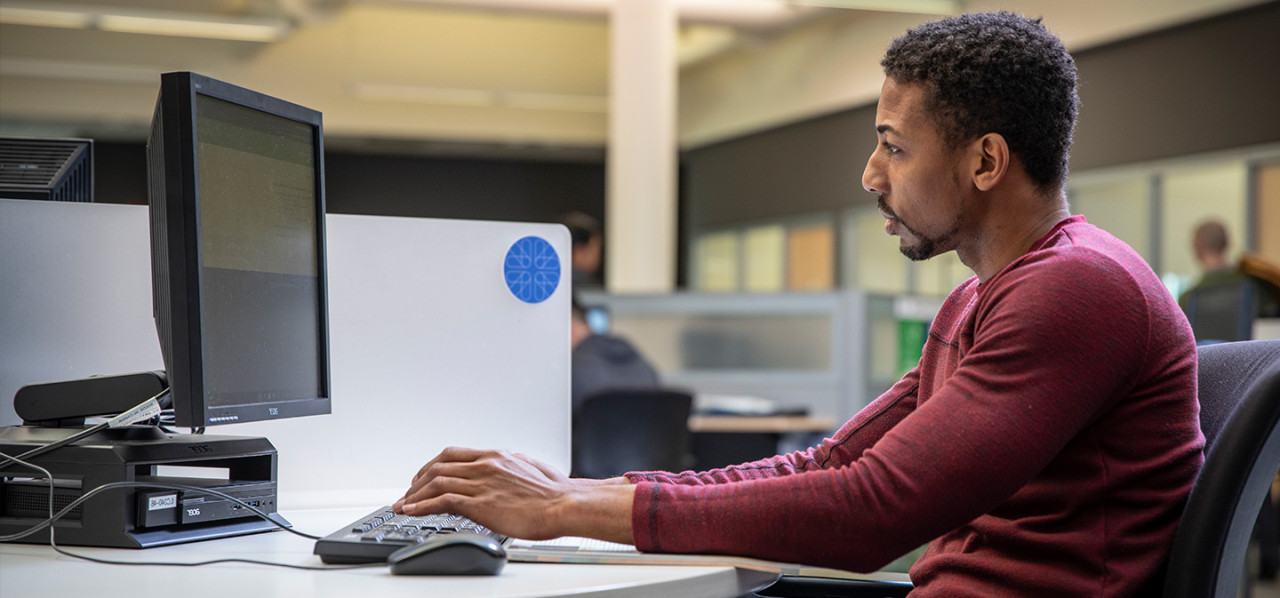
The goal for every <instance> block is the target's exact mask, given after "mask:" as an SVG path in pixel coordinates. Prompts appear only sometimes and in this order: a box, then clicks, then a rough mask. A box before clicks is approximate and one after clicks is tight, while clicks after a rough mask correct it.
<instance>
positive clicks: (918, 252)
mask: <svg viewBox="0 0 1280 598" xmlns="http://www.w3.org/2000/svg"><path fill="white" fill-rule="evenodd" d="M876 203H877V205H878V206H879V208H880V210H881V211H883V212H884V213H886V214H888V215H890V216H892V217H893V219H894V221H896V222H897V223H898V226H901V227H902V228H905V229H907V232H909V233H911V236H913V237H915V238H916V244H915V245H903V244H901V243H899V244H898V251H900V252H902V255H904V256H906V257H907V259H909V260H911V261H913V262H922V261H924V260H927V259H929V258H931V257H933V256H935V255H937V254H938V245H939V244H941V243H942V242H944V241H950V240H951V239H952V238H954V237H955V236H956V233H958V232H959V231H960V223H959V222H955V223H953V224H952V227H951V230H949V231H947V232H946V233H943V234H942V236H940V237H936V238H931V237H928V236H925V235H922V234H920V233H919V232H916V229H914V228H911V227H910V226H909V225H907V223H906V222H904V221H903V220H902V219H901V218H899V217H898V215H897V214H896V213H894V211H893V210H891V209H889V205H888V204H886V203H885V201H884V195H880V196H879V197H878V198H877V201H876ZM899 238H901V237H899Z"/></svg>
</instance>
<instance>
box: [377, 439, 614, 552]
mask: <svg viewBox="0 0 1280 598" xmlns="http://www.w3.org/2000/svg"><path fill="white" fill-rule="evenodd" d="M633 494H634V488H633V487H632V486H631V485H630V484H628V483H627V481H626V479H625V478H612V479H609V480H582V479H570V478H568V477H566V476H565V475H564V474H562V473H560V472H558V471H556V470H555V469H554V468H552V467H550V466H548V465H547V464H545V463H542V462H540V461H538V460H536V459H533V458H530V457H528V456H525V455H521V454H515V455H513V454H510V453H507V452H503V451H480V450H474V449H464V448H448V449H445V450H444V452H442V453H440V455H438V456H437V457H436V458H434V459H432V460H431V461H428V462H427V464H426V465H423V466H422V468H421V469H419V470H418V473H417V474H416V475H414V477H413V481H412V483H411V484H410V486H409V490H408V491H407V492H405V495H404V498H402V499H400V500H399V501H396V503H395V505H393V507H392V508H393V509H395V511H396V512H399V513H405V514H408V515H426V514H431V513H454V514H458V515H464V516H466V517H468V518H470V519H471V520H473V521H475V522H477V523H479V524H481V525H484V526H486V527H488V528H490V529H492V530H494V531H496V532H498V533H500V534H503V535H506V536H512V537H516V538H524V539H528V540H545V539H548V538H556V537H559V536H586V537H591V538H598V539H601V540H609V541H612V542H622V543H625V544H630V543H631V542H632V536H631V501H632V497H633Z"/></svg>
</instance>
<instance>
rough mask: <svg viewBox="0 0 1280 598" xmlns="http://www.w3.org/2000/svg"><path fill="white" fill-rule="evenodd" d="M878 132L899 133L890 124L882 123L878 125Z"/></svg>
mask: <svg viewBox="0 0 1280 598" xmlns="http://www.w3.org/2000/svg"><path fill="white" fill-rule="evenodd" d="M876 132H877V133H880V134H881V135H883V134H885V133H897V131H895V130H894V128H893V127H891V126H889V125H880V126H878V127H876Z"/></svg>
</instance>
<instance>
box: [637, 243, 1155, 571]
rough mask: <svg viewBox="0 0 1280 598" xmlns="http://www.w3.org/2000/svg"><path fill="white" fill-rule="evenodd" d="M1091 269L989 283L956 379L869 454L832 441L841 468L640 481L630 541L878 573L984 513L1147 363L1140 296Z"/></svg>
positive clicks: (1116, 276) (1031, 268) (1119, 272)
mask: <svg viewBox="0 0 1280 598" xmlns="http://www.w3.org/2000/svg"><path fill="white" fill-rule="evenodd" d="M1096 261H1097V262H1099V263H1097V264H1090V262H1089V261H1088V260H1080V259H1077V260H1053V259H1049V258H1044V259H1042V261H1040V262H1038V263H1032V264H1024V267H1020V268H1017V269H1016V270H1015V271H1010V272H1007V273H1006V274H1007V276H1004V277H1003V278H1002V279H1000V281H999V283H998V284H992V285H991V286H990V287H988V288H985V289H983V292H982V294H981V295H980V296H979V299H978V304H977V305H976V306H975V307H974V308H973V309H974V313H973V316H972V317H973V318H974V323H973V329H974V333H973V339H972V341H971V343H972V345H971V346H968V347H967V349H966V350H965V351H962V352H960V360H959V363H958V365H957V366H956V369H955V371H954V372H953V373H952V374H951V375H950V376H949V377H947V378H946V379H945V380H944V381H942V382H941V384H940V386H938V387H936V388H935V389H934V390H933V393H932V396H930V397H927V399H922V400H920V402H919V405H918V406H917V407H916V408H915V409H914V410H910V411H909V412H907V413H906V414H905V416H904V417H902V418H901V419H900V420H899V421H896V422H893V423H895V424H896V425H891V426H890V429H888V430H887V431H885V432H884V433H882V434H878V435H877V434H871V435H868V438H872V437H875V441H874V443H873V444H872V445H871V446H869V447H866V448H865V449H863V448H862V447H860V446H857V445H856V443H855V447H854V450H851V451H848V452H847V453H843V454H842V453H840V452H839V451H835V450H833V447H831V446H830V445H829V444H828V443H824V448H825V450H826V454H831V455H839V456H841V457H842V458H845V459H847V461H845V462H841V463H839V464H838V465H836V466H832V467H824V468H820V469H817V470H812V471H810V470H805V471H804V473H803V475H790V476H778V475H770V476H768V477H759V478H750V479H745V480H743V481H741V482H738V483H732V484H706V483H702V484H700V485H687V484H667V483H654V482H649V481H640V483H639V484H638V486H637V488H636V492H635V501H634V503H633V509H632V524H633V535H634V540H635V544H636V546H637V547H639V548H640V549H642V550H650V551H658V552H690V553H727V554H741V555H746V556H754V557H759V558H765V559H771V560H779V561H787V562H803V563H807V564H812V565H820V566H828V567H835V568H840V569H848V570H854V571H870V570H874V569H876V568H879V567H881V566H883V565H884V564H886V563H887V562H889V561H890V560H892V559H893V558H896V557H898V556H900V555H901V554H903V553H905V552H907V551H909V550H911V549H913V548H915V547H917V546H919V545H921V544H923V543H925V542H927V541H929V540H932V539H933V538H935V537H937V536H940V535H942V534H944V533H946V532H948V531H950V530H953V529H955V528H957V527H959V526H961V525H963V524H965V523H967V522H969V521H970V520H972V519H974V518H976V517H978V516H979V515H982V514H983V513H986V512H988V511H990V510H991V509H993V508H994V507H996V506H997V505H999V504H1001V503H1002V502H1004V501H1006V500H1007V499H1008V498H1009V497H1010V496H1012V495H1013V494H1014V493H1015V492H1017V491H1018V489H1019V488H1021V487H1023V486H1024V485H1025V484H1027V483H1028V482H1029V481H1030V480H1032V479H1033V478H1034V477H1035V476H1036V475H1037V474H1038V473H1039V472H1040V471H1041V470H1042V469H1044V468H1045V466H1046V465H1047V464H1048V463H1050V462H1051V461H1052V460H1053V459H1054V457H1055V456H1056V455H1057V454H1058V453H1059V452H1060V451H1061V450H1062V449H1063V447H1064V446H1065V445H1066V444H1067V443H1068V442H1070V440H1071V439H1072V438H1073V437H1074V436H1075V435H1076V434H1077V433H1078V432H1079V431H1080V430H1081V429H1082V428H1083V427H1084V426H1086V425H1087V424H1088V422H1089V421H1090V420H1091V418H1093V417H1095V414H1096V413H1097V412H1098V411H1099V410H1100V409H1103V408H1104V407H1105V405H1106V404H1108V403H1109V402H1111V401H1113V400H1115V398H1116V397H1118V396H1122V395H1123V393H1124V392H1125V391H1127V390H1129V385H1130V384H1131V382H1130V377H1131V374H1132V372H1134V371H1136V370H1137V369H1138V367H1137V366H1135V363H1137V362H1140V361H1141V360H1142V359H1143V358H1144V357H1143V355H1144V353H1145V347H1146V342H1147V334H1148V328H1147V311H1146V309H1145V299H1144V298H1143V295H1142V293H1141V292H1139V290H1138V288H1137V285H1136V283H1135V282H1134V281H1133V280H1132V279H1131V278H1130V277H1129V276H1128V274H1127V273H1126V272H1124V270H1123V269H1122V268H1120V267H1119V266H1118V265H1115V264H1113V263H1110V262H1105V261H1103V260H1096ZM1099 269H1101V270H1103V271H1101V272H1100V271H1099ZM993 282H994V281H993ZM1099 314H1106V317H1105V318H1102V317H1099ZM934 341H935V339H934V338H931V339H930V342H934ZM926 375H927V372H926ZM883 399H884V397H882V398H881V399H880V400H883ZM880 400H878V401H877V403H879V402H880ZM882 407H883V405H882ZM853 436H854V437H858V435H857V434H853ZM834 442H836V443H838V439H837V440H835V441H834ZM859 449H861V450H859ZM820 452H821V451H819V453H820ZM819 453H815V454H819ZM792 459H794V457H792ZM768 462H769V461H766V463H768ZM713 479H714V478H713ZM704 481H705V480H704Z"/></svg>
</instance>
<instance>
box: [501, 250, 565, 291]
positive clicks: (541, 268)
mask: <svg viewBox="0 0 1280 598" xmlns="http://www.w3.org/2000/svg"><path fill="white" fill-rule="evenodd" d="M502 273H503V275H504V277H505V278H506V280H507V288H508V289H511V294H512V295H515V296H516V298H517V299H519V300H521V301H524V302H525V303H542V302H543V301H546V300H547V298H548V297H550V296H551V294H552V293H554V292H556V287H557V286H559V285H560V256H559V255H556V249H555V248H554V247H552V246H551V244H550V243H548V242H546V240H544V239H542V238H541V237H525V238H523V239H520V240H519V241H516V242H515V243H512V244H511V249H508V250H507V259H506V260H505V261H504V262H503V264H502Z"/></svg>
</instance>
